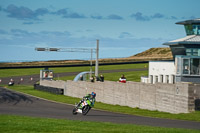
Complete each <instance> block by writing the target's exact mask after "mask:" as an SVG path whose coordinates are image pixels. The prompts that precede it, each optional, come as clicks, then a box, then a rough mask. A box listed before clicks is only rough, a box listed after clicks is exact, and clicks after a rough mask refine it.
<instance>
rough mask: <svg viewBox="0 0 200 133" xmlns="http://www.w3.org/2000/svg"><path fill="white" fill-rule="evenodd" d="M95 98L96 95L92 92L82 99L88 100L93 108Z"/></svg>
mask: <svg viewBox="0 0 200 133" xmlns="http://www.w3.org/2000/svg"><path fill="white" fill-rule="evenodd" d="M95 97H96V93H95V92H92V93H91V94H87V95H86V96H84V97H83V98H86V99H89V100H90V102H91V105H92V107H94V103H95V101H96V99H95Z"/></svg>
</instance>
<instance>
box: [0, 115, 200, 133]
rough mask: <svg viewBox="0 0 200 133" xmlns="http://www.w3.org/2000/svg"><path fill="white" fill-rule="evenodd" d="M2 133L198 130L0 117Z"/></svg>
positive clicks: (168, 132) (180, 132)
mask: <svg viewBox="0 0 200 133" xmlns="http://www.w3.org/2000/svg"><path fill="white" fill-rule="evenodd" d="M0 117H1V119H0V131H1V132H2V133H13V132H17V133H30V132H31V133H38V132H42V133H45V132H48V133H55V132H56V133H86V132H87V133H106V132H109V133H144V132H145V133H146V132H152V133H161V132H162V133H197V132H199V131H198V130H189V129H177V128H161V127H150V126H138V125H131V124H113V123H105V122H83V121H74V120H62V119H59V120H58V119H50V118H37V117H26V116H14V115H0Z"/></svg>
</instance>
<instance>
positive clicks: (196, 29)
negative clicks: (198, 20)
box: [185, 24, 200, 35]
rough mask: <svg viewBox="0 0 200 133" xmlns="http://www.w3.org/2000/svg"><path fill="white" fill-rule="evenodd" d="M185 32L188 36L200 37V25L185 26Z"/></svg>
mask: <svg viewBox="0 0 200 133" xmlns="http://www.w3.org/2000/svg"><path fill="white" fill-rule="evenodd" d="M185 31H186V34H187V35H200V25H194V24H193V25H191V24H188V25H185Z"/></svg>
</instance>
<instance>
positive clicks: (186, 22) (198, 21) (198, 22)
mask: <svg viewBox="0 0 200 133" xmlns="http://www.w3.org/2000/svg"><path fill="white" fill-rule="evenodd" d="M176 24H182V25H186V24H200V18H197V19H192V20H185V21H180V22H177V23H176Z"/></svg>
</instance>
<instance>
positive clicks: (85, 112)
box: [82, 106, 91, 115]
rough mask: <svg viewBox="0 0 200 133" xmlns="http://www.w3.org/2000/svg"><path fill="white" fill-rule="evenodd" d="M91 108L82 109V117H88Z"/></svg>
mask: <svg viewBox="0 0 200 133" xmlns="http://www.w3.org/2000/svg"><path fill="white" fill-rule="evenodd" d="M90 109H91V107H90V106H84V107H83V109H82V115H87V113H88V112H89V111H90Z"/></svg>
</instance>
